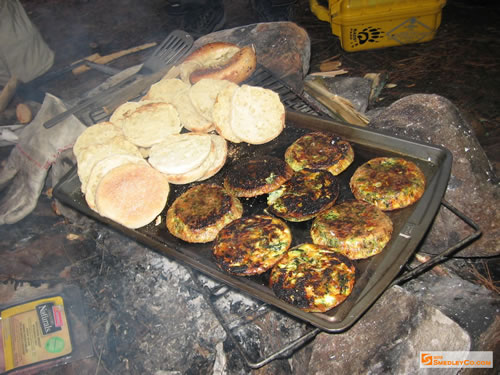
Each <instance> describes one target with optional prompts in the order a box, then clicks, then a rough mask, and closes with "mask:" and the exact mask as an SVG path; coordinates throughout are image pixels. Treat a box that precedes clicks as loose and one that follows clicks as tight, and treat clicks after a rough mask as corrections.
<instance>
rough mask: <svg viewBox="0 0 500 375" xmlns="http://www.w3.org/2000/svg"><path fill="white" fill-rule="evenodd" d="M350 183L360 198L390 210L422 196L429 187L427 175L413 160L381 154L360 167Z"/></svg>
mask: <svg viewBox="0 0 500 375" xmlns="http://www.w3.org/2000/svg"><path fill="white" fill-rule="evenodd" d="M350 187H351V191H352V193H353V194H354V196H355V197H356V199H359V200H362V201H365V202H368V203H371V204H373V205H375V206H377V207H378V208H380V209H381V210H383V211H390V210H396V209H398V208H403V207H407V206H409V205H412V204H413V203H415V202H416V201H418V200H419V199H420V197H421V196H422V195H423V194H424V191H425V175H424V173H423V172H422V171H421V170H420V168H419V167H417V165H416V164H415V163H413V162H411V161H409V160H406V159H403V158H390V157H379V158H374V159H371V160H369V161H367V162H366V163H364V164H363V165H361V166H360V167H359V168H358V169H356V171H355V172H354V174H353V175H352V177H351V181H350Z"/></svg>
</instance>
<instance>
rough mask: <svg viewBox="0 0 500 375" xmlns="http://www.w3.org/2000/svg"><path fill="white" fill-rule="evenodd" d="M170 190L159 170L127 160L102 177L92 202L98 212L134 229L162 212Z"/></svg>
mask: <svg viewBox="0 0 500 375" xmlns="http://www.w3.org/2000/svg"><path fill="white" fill-rule="evenodd" d="M169 191H170V186H169V183H168V181H167V180H166V178H165V176H163V175H162V174H161V173H160V172H158V171H156V170H155V169H154V168H152V167H151V166H149V165H145V164H135V163H128V164H124V165H121V166H119V167H117V168H114V169H113V170H111V171H110V172H108V173H107V174H106V175H105V176H104V177H103V178H102V179H101V181H100V183H99V185H98V186H97V190H96V194H95V202H96V207H97V211H98V212H99V214H100V215H101V216H104V217H107V218H109V219H111V220H113V221H116V222H117V223H119V224H121V225H124V226H125V227H127V228H132V229H136V228H139V227H142V226H144V225H146V224H148V223H150V222H152V221H153V220H154V219H155V218H156V217H157V216H158V215H159V214H160V213H161V212H162V210H163V208H164V207H165V205H166V203H167V198H168V194H169Z"/></svg>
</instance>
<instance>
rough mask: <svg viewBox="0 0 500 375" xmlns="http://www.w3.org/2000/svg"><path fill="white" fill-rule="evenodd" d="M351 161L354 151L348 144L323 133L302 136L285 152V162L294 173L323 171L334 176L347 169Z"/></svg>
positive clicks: (336, 137) (334, 136)
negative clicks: (313, 170)
mask: <svg viewBox="0 0 500 375" xmlns="http://www.w3.org/2000/svg"><path fill="white" fill-rule="evenodd" d="M353 160H354V150H353V148H352V146H351V144H350V143H349V142H347V141H346V140H343V139H342V138H340V137H338V136H336V135H335V134H331V133H323V132H312V133H308V134H305V135H303V136H302V137H300V138H299V139H297V140H296V141H295V142H293V143H292V144H291V145H290V146H289V147H288V148H287V150H286V152H285V161H286V162H287V163H288V164H289V165H290V167H292V169H293V170H294V171H300V170H301V169H304V168H310V169H325V170H327V171H329V172H330V173H332V174H333V175H335V176H336V175H338V174H340V173H341V172H343V171H344V170H345V169H347V167H349V165H351V163H352V162H353Z"/></svg>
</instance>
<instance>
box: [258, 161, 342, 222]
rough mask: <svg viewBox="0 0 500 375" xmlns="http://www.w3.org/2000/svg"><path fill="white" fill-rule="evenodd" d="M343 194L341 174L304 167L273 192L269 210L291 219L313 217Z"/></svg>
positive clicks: (299, 219) (269, 201)
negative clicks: (338, 176) (338, 178)
mask: <svg viewBox="0 0 500 375" xmlns="http://www.w3.org/2000/svg"><path fill="white" fill-rule="evenodd" d="M338 196H339V184H338V181H337V177H335V176H334V175H332V174H331V173H330V172H328V171H325V170H310V169H302V170H300V171H299V172H296V173H295V174H294V175H293V177H292V178H291V179H290V180H288V181H287V182H285V183H284V184H283V185H282V186H281V187H280V188H279V189H277V190H275V191H273V192H272V193H270V194H269V196H268V198H267V203H268V205H269V207H268V208H267V211H268V212H269V213H271V214H273V215H276V216H279V217H281V218H283V219H285V220H289V221H306V220H310V219H312V218H313V217H315V216H316V215H318V214H319V213H320V212H322V211H324V210H326V209H328V208H329V207H331V206H332V205H333V204H334V203H335V201H336V200H337V198H338Z"/></svg>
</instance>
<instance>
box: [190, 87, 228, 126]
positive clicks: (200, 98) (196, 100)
mask: <svg viewBox="0 0 500 375" xmlns="http://www.w3.org/2000/svg"><path fill="white" fill-rule="evenodd" d="M229 84H231V82H230V81H226V80H222V79H212V78H204V79H202V80H200V81H198V82H196V83H195V84H194V85H193V86H191V88H190V89H189V99H191V103H193V105H194V107H195V108H196V110H197V111H198V113H199V114H200V115H201V116H203V117H204V118H205V119H206V120H207V121H210V123H213V121H214V119H213V108H214V104H215V100H216V99H217V95H219V92H221V91H222V90H223V89H224V88H225V87H226V86H228V85H229Z"/></svg>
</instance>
